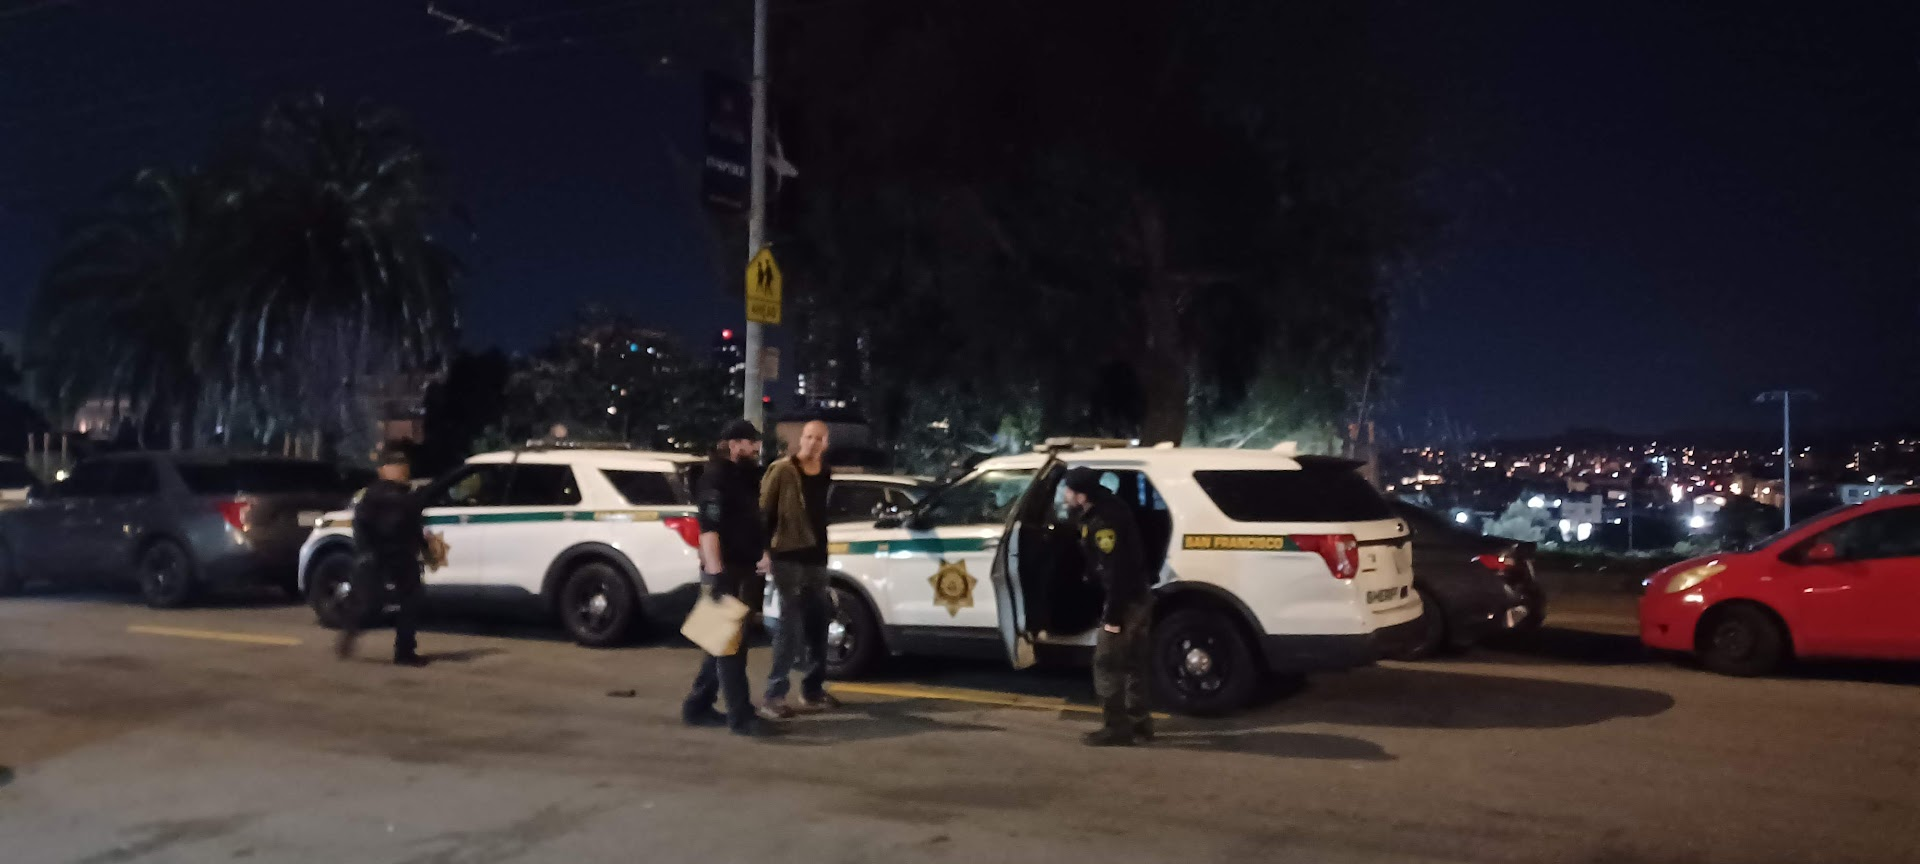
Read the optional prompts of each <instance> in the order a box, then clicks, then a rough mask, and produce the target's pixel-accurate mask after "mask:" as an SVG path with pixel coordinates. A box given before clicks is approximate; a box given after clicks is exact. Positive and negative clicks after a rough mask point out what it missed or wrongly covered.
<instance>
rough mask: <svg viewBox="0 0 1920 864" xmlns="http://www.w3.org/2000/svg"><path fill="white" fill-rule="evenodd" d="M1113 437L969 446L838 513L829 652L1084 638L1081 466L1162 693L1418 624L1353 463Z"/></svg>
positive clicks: (1344, 660) (1387, 636) (1207, 690)
mask: <svg viewBox="0 0 1920 864" xmlns="http://www.w3.org/2000/svg"><path fill="white" fill-rule="evenodd" d="M1113 444H1124V442H1087V441H1080V440H1072V439H1056V440H1054V441H1049V442H1048V444H1047V445H1046V446H1045V447H1043V448H1041V449H1042V450H1044V451H1047V452H1036V453H1032V454H1024V455H1018V456H1007V457H1000V458H995V459H990V460H987V461H985V462H983V463H981V464H980V465H979V466H978V467H977V468H976V469H975V470H974V471H973V472H971V473H969V474H967V475H966V476H965V477H962V478H961V479H960V480H958V481H955V482H954V483H953V484H951V485H949V486H946V487H943V488H941V489H938V490H936V491H934V492H933V493H932V494H931V495H929V496H928V497H927V498H926V499H925V500H923V501H921V502H920V503H919V504H918V505H917V506H915V507H914V508H913V509H912V510H910V511H907V512H906V513H905V514H904V515H902V516H901V517H897V518H888V519H883V520H881V521H879V522H877V523H874V524H872V525H871V526H868V525H835V526H833V527H832V528H831V529H830V530H829V532H828V534H829V537H828V539H829V549H828V551H829V556H830V560H829V568H830V571H831V572H830V579H831V581H832V590H833V592H834V600H835V604H834V605H835V620H834V621H833V622H832V624H831V625H830V627H829V633H830V637H829V647H828V655H829V657H828V665H829V671H830V672H832V673H834V674H835V675H836V676H837V677H858V676H859V675H861V674H863V673H865V672H867V671H869V670H871V669H872V668H873V667H874V665H875V664H876V663H877V662H878V661H879V660H880V659H881V658H882V657H883V656H885V655H888V654H948V655H987V656H997V655H1001V654H1004V655H1005V656H1006V657H1008V658H1009V659H1010V660H1012V662H1013V663H1014V665H1015V666H1018V667H1024V666H1027V665H1031V664H1032V663H1033V662H1034V658H1035V652H1036V650H1040V651H1047V650H1049V649H1062V650H1063V651H1064V652H1065V653H1071V654H1083V653H1084V652H1085V649H1087V648H1089V647H1090V646H1092V645H1093V642H1094V633H1095V631H1096V630H1097V625H1098V623H1099V614H1100V604H1101V595H1100V588H1099V586H1098V585H1097V584H1089V583H1088V582H1087V581H1086V580H1085V579H1084V578H1083V576H1082V566H1081V561H1080V555H1079V550H1078V546H1077V543H1076V541H1077V539H1078V538H1077V537H1076V536H1075V535H1074V533H1073V532H1072V531H1070V530H1068V518H1067V513H1066V508H1065V505H1064V503H1063V498H1062V495H1061V480H1062V478H1063V477H1064V476H1065V474H1066V471H1067V469H1068V468H1070V467H1077V466H1086V467H1089V468H1093V469H1095V470H1098V471H1100V472H1101V482H1102V483H1103V484H1104V485H1106V486H1107V488H1109V489H1111V490H1113V491H1114V492H1115V493H1117V494H1118V495H1119V496H1120V497H1121V498H1122V499H1123V500H1125V501H1126V502H1127V503H1128V504H1130V505H1132V507H1133V509H1134V512H1135V514H1136V516H1137V517H1138V519H1139V523H1140V525H1139V527H1140V531H1141V534H1142V538H1143V541H1144V542H1143V543H1142V544H1141V545H1142V547H1143V548H1144V549H1145V550H1146V551H1147V556H1148V559H1149V560H1148V561H1147V565H1148V568H1149V570H1150V572H1153V573H1155V574H1156V576H1155V584H1154V592H1155V594H1156V596H1157V598H1158V599H1157V601H1156V606H1155V620H1154V632H1153V635H1152V640H1153V648H1152V657H1153V669H1154V679H1153V680H1154V691H1155V695H1156V699H1157V701H1159V702H1160V704H1161V705H1163V706H1165V707H1167V708H1170V709H1172V710H1177V711H1182V712H1185V713H1193V714H1217V713H1221V712H1226V711H1231V710H1233V709H1236V708H1239V707H1241V706H1243V705H1245V704H1247V703H1248V702H1249V701H1251V700H1252V699H1254V698H1255V697H1256V696H1257V695H1258V694H1259V692H1260V689H1261V687H1262V684H1263V682H1265V681H1267V680H1269V676H1272V675H1276V674H1293V673H1299V672H1307V671H1313V670H1326V669H1340V668H1349V667H1355V666H1362V665H1366V664H1369V663H1372V662H1373V661H1374V660H1375V659H1376V658H1379V657H1381V656H1385V655H1387V654H1389V653H1391V652H1392V651H1394V650H1396V649H1398V648H1399V647H1401V645H1402V644H1403V643H1408V642H1412V641H1417V639H1418V638H1419V635H1420V624H1419V621H1418V619H1419V617H1420V613H1421V604H1420V598H1419V596H1418V595H1417V594H1415V593H1414V592H1413V590H1412V585H1413V567H1412V557H1411V550H1410V547H1409V546H1408V529H1407V525H1406V523H1404V522H1403V521H1401V520H1400V519H1399V518H1397V517H1395V516H1394V514H1393V512H1392V511H1391V510H1390V509H1389V507H1388V505H1387V502H1386V501H1385V500H1384V499H1383V498H1382V497H1381V496H1380V494H1379V493H1378V492H1376V491H1375V490H1374V489H1373V487H1372V486H1370V485H1369V484H1368V483H1367V482H1366V481H1365V480H1364V479H1363V478H1361V477H1360V476H1359V475H1358V474H1356V473H1355V472H1354V471H1353V468H1354V467H1355V466H1356V463H1353V462H1350V461H1346V460H1340V459H1332V458H1327V457H1315V456H1298V455H1294V453H1293V452H1292V449H1291V447H1290V446H1288V445H1282V446H1281V447H1280V448H1276V449H1275V450H1271V451H1261V450H1220V449H1180V448H1173V447H1169V446H1166V445H1162V446H1161V447H1157V448H1144V449H1143V448H1137V447H1125V446H1102V445H1113ZM769 594H771V592H769ZM770 613H771V614H777V609H775V610H770Z"/></svg>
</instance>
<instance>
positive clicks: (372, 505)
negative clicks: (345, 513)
mask: <svg viewBox="0 0 1920 864" xmlns="http://www.w3.org/2000/svg"><path fill="white" fill-rule="evenodd" d="M378 461H379V463H380V479H378V480H375V481H373V484H372V485H370V486H368V487H367V489H366V491H365V492H362V493H361V495H360V501H359V503H357V504H355V505H354V507H353V546H354V552H355V561H354V572H353V593H352V596H351V598H350V602H351V603H352V604H353V605H354V608H351V609H349V610H347V616H346V623H345V624H344V625H342V627H341V629H340V641H339V642H338V643H337V645H336V652H337V653H338V654H339V656H340V658H341V659H343V660H344V659H346V658H347V657H350V656H352V655H353V645H354V641H355V640H356V639H358V638H359V636H360V628H361V627H363V626H365V624H366V623H367V622H368V621H370V620H371V619H372V618H373V617H374V616H376V615H378V614H379V613H380V611H381V607H382V606H383V605H384V604H383V603H382V599H383V598H384V599H386V600H391V601H392V602H393V603H395V604H396V605H398V606H399V613H398V614H397V615H395V616H394V621H393V662H394V663H395V664H396V665H400V666H425V665H427V661H426V660H425V659H424V658H422V657H421V656H420V653H419V651H418V648H419V645H418V644H417V643H416V641H415V639H414V632H415V629H416V628H417V627H418V626H419V622H420V602H421V595H422V593H423V592H424V590H425V589H424V588H423V586H422V585H421V582H420V564H421V560H422V559H423V558H424V557H426V556H427V555H429V554H431V553H430V547H429V543H428V540H427V532H426V527H425V524H424V522H423V520H422V518H421V514H420V510H421V507H422V504H423V502H422V500H421V499H420V496H418V495H416V494H414V491H413V488H412V486H410V485H409V483H408V481H409V480H410V479H412V470H411V469H410V468H409V466H408V463H407V452H406V445H405V444H404V443H401V442H388V443H387V444H384V445H382V446H381V448H380V452H379V453H378ZM389 589H390V590H389Z"/></svg>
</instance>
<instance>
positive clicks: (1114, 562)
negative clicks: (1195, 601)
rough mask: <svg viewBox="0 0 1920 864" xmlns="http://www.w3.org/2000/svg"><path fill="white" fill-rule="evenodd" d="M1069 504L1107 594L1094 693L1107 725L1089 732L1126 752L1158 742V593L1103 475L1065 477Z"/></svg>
mask: <svg viewBox="0 0 1920 864" xmlns="http://www.w3.org/2000/svg"><path fill="white" fill-rule="evenodd" d="M1065 485H1066V488H1067V491H1066V499H1067V505H1068V507H1069V508H1071V509H1072V511H1073V512H1074V514H1075V515H1076V517H1077V519H1078V521H1079V533H1080V549H1081V553H1082V556H1083V559H1084V560H1085V561H1086V566H1087V570H1088V573H1089V575H1090V577H1091V579H1090V580H1089V581H1092V580H1098V581H1099V583H1100V587H1101V588H1102V589H1103V590H1104V591H1105V592H1106V603H1105V605H1104V606H1103V607H1102V609H1101V613H1100V635H1099V641H1098V642H1096V643H1095V647H1094V650H1093V689H1094V692H1095V693H1097V694H1099V696H1100V707H1101V710H1102V713H1103V714H1104V715H1105V717H1106V723H1105V725H1103V726H1102V727H1101V728H1100V729H1099V730H1098V731H1095V732H1092V733H1089V734H1088V735H1087V737H1086V743H1087V744H1089V745H1092V746H1094V747H1125V746H1130V745H1132V744H1135V743H1137V742H1143V741H1151V740H1153V718H1152V715H1151V714H1149V713H1148V711H1147V675H1148V674H1149V673H1150V671H1151V670H1150V669H1149V662H1150V658H1149V651H1150V646H1151V643H1150V642H1149V641H1148V638H1147V637H1148V631H1149V630H1150V629H1151V628H1152V625H1153V592H1152V591H1150V590H1149V588H1148V586H1149V581H1148V573H1147V568H1146V563H1145V559H1144V558H1143V557H1142V555H1141V553H1140V529H1139V524H1138V522H1136V521H1135V519H1134V517H1133V511H1132V510H1131V509H1129V508H1128V507H1127V504H1126V502H1124V501H1121V500H1120V496H1118V495H1115V494H1113V493H1112V492H1111V491H1109V490H1108V489H1107V487H1105V486H1102V485H1100V472H1098V471H1095V470H1093V469H1091V468H1075V469H1073V470H1071V471H1068V472H1067V478H1066V482H1065Z"/></svg>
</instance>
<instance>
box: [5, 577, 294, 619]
mask: <svg viewBox="0 0 1920 864" xmlns="http://www.w3.org/2000/svg"><path fill="white" fill-rule="evenodd" d="M20 596H22V597H31V598H33V599H35V600H51V601H54V602H56V603H91V604H96V605H101V606H126V607H140V608H146V605H147V604H146V601H145V600H142V599H141V598H140V592H139V591H138V590H137V589H134V588H131V587H128V588H121V587H118V586H112V585H99V584H87V585H72V586H66V585H63V586H59V587H52V586H46V585H41V586H39V587H30V588H28V589H27V590H25V591H23V592H21V595H20ZM299 605H301V602H300V601H298V600H293V599H289V598H288V597H287V595H286V594H285V593H282V592H281V591H280V589H278V588H260V589H250V588H220V589H213V588H210V589H207V590H206V591H205V592H204V593H201V594H200V595H199V596H197V597H195V598H194V601H193V603H192V604H191V605H189V606H187V607H186V608H185V609H182V610H179V611H183V612H191V611H193V610H195V609H284V608H286V607H289V606H299ZM154 611H156V612H161V613H165V612H171V611H174V610H170V609H157V610H154Z"/></svg>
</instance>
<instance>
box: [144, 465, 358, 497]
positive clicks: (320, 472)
mask: <svg viewBox="0 0 1920 864" xmlns="http://www.w3.org/2000/svg"><path fill="white" fill-rule="evenodd" d="M178 467H179V471H180V480H181V481H182V482H184V483H186V484H187V488H188V489H189V490H191V491H192V492H193V493H194V494H196V495H236V494H246V495H278V494H285V493H290V492H352V491H354V490H356V489H359V488H360V487H361V486H364V485H366V484H364V483H355V482H353V481H352V480H351V479H349V478H348V476H347V474H346V472H344V471H342V470H341V469H340V468H339V467H338V466H335V465H331V464H328V463H326V462H304V461H298V460H293V459H235V460H233V461H231V462H181V463H178Z"/></svg>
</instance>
